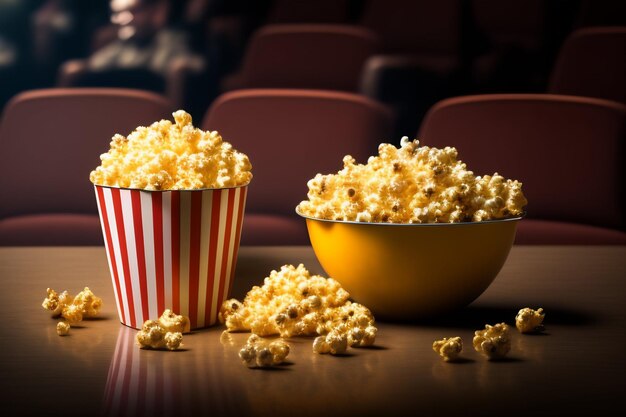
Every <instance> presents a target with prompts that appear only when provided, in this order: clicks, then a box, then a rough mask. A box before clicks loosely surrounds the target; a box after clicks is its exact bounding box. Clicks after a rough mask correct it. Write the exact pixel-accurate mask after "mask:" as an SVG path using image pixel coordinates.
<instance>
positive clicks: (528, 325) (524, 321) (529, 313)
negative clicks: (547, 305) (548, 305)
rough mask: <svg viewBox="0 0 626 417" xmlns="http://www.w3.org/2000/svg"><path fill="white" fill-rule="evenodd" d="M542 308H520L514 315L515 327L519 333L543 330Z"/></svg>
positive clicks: (543, 316) (543, 315)
mask: <svg viewBox="0 0 626 417" xmlns="http://www.w3.org/2000/svg"><path fill="white" fill-rule="evenodd" d="M545 316H546V315H545V313H544V312H543V308H539V309H537V310H533V309H532V308H528V307H526V308H522V309H521V310H520V311H519V312H518V313H517V315H516V316H515V327H517V330H519V331H520V333H532V332H541V331H543V319H544V318H545Z"/></svg>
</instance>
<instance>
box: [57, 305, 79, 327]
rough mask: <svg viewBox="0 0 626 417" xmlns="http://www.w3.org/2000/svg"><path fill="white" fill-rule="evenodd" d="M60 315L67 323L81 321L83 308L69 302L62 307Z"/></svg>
mask: <svg viewBox="0 0 626 417" xmlns="http://www.w3.org/2000/svg"><path fill="white" fill-rule="evenodd" d="M61 316H62V317H63V318H64V319H65V320H67V322H68V323H69V324H76V323H79V322H81V321H83V309H82V307H81V306H80V305H76V304H70V305H68V306H66V307H65V308H64V309H63V313H61Z"/></svg>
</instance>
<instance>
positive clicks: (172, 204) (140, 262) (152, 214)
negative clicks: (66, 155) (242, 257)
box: [90, 110, 252, 329]
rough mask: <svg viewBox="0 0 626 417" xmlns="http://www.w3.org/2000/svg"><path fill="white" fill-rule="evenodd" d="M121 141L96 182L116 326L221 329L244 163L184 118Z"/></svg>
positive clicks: (247, 171)
mask: <svg viewBox="0 0 626 417" xmlns="http://www.w3.org/2000/svg"><path fill="white" fill-rule="evenodd" d="M174 119H175V121H176V123H172V122H170V121H168V120H161V121H159V122H155V123H153V124H152V125H150V126H149V127H138V128H137V129H136V130H135V131H134V132H132V133H131V134H130V135H129V136H128V137H127V138H126V137H124V136H121V135H115V136H114V137H113V140H112V141H111V149H110V150H109V152H107V153H105V154H103V155H101V157H100V159H101V160H102V164H101V165H100V166H99V167H97V168H96V169H95V170H94V171H92V172H91V175H90V180H91V182H92V183H93V184H94V186H95V193H96V200H97V202H98V211H99V214H100V221H101V225H102V233H103V236H104V240H105V246H106V251H107V256H108V261H109V268H110V271H111V279H112V282H113V290H114V292H115V299H116V302H117V308H118V313H119V317H120V321H121V322H122V323H123V324H125V325H127V326H130V327H133V328H136V329H139V328H141V325H142V324H143V322H144V321H145V320H148V319H157V318H158V317H159V316H160V315H161V314H162V313H163V311H164V310H165V309H166V308H170V309H172V310H173V311H174V312H175V313H177V314H182V315H185V316H188V317H189V319H190V321H191V328H192V329H193V328H199V327H205V326H210V325H212V324H214V323H215V322H216V320H217V313H218V310H219V307H220V305H221V303H222V302H223V301H224V300H225V299H226V298H227V296H228V292H229V290H230V287H231V282H232V279H233V276H234V272H235V263H236V260H237V251H238V249H239V241H240V237H241V226H242V222H243V214H244V207H245V201H246V194H247V186H248V183H249V182H250V180H251V178H252V173H251V168H252V166H251V164H250V161H249V160H248V157H247V156H246V155H245V154H243V153H240V152H238V151H236V150H235V149H233V147H232V145H231V144H230V143H228V142H225V141H223V140H222V137H221V136H220V135H219V134H218V133H217V132H204V131H202V130H200V129H196V128H194V127H193V125H192V124H191V116H189V114H187V113H185V112H184V111H181V110H179V111H177V112H176V113H174Z"/></svg>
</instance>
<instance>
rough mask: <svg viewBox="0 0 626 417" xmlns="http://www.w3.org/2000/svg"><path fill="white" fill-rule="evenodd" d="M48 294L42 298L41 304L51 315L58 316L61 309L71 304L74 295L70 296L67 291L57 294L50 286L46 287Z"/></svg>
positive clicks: (61, 311)
mask: <svg viewBox="0 0 626 417" xmlns="http://www.w3.org/2000/svg"><path fill="white" fill-rule="evenodd" d="M46 291H47V292H48V296H47V297H46V298H45V299H44V300H43V303H41V306H42V307H43V308H45V309H46V310H50V312H51V313H52V317H58V316H60V315H61V313H63V309H64V308H65V307H66V306H68V305H69V304H72V301H73V300H74V297H72V296H71V295H70V294H69V293H68V292H67V291H63V292H62V293H61V294H57V292H56V291H55V290H53V289H52V288H47V289H46Z"/></svg>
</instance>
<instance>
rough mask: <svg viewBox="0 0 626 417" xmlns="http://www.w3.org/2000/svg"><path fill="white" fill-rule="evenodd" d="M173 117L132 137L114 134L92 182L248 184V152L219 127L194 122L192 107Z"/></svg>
mask: <svg viewBox="0 0 626 417" xmlns="http://www.w3.org/2000/svg"><path fill="white" fill-rule="evenodd" d="M173 116H174V120H175V123H172V122H171V121H169V120H161V121H158V122H154V123H152V124H151V125H150V126H148V127H143V126H140V127H138V128H137V129H135V131H134V132H132V133H131V134H130V135H128V137H125V136H122V135H120V134H116V135H115V136H113V139H112V140H111V149H110V150H109V151H108V152H107V153H104V154H102V155H100V159H101V161H102V163H101V165H100V166H99V167H97V168H96V169H95V170H93V171H92V172H91V174H90V175H89V179H90V180H91V182H92V183H94V184H97V185H103V186H111V187H122V188H134V189H142V190H194V189H202V188H229V187H239V186H243V185H246V184H248V183H249V182H250V180H251V179H252V173H251V170H252V165H251V164H250V160H249V159H248V157H247V156H246V155H245V154H243V153H241V152H239V151H237V150H235V149H234V148H233V147H232V145H231V144H230V143H228V142H225V141H224V140H223V139H222V136H220V134H219V133H218V132H217V131H213V132H208V131H207V132H205V131H203V130H201V129H198V128H195V127H194V126H193V124H192V120H191V115H189V113H187V112H185V111H183V110H178V111H177V112H175V113H173Z"/></svg>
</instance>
